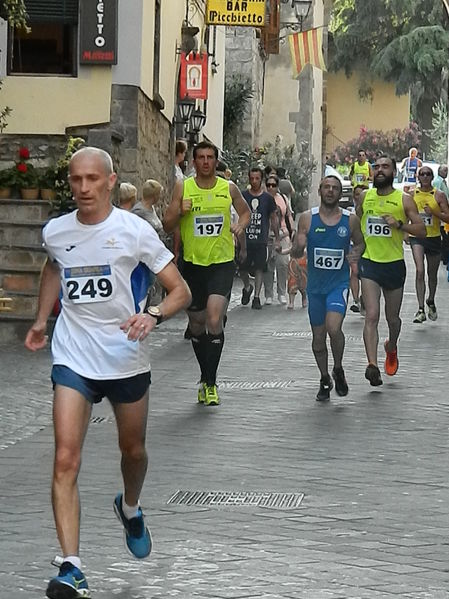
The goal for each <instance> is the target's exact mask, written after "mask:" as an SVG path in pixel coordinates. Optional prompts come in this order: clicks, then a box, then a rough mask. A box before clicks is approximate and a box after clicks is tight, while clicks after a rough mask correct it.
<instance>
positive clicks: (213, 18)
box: [206, 0, 266, 27]
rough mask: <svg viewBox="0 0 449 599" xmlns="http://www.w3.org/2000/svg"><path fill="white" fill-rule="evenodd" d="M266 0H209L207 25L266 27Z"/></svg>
mask: <svg viewBox="0 0 449 599" xmlns="http://www.w3.org/2000/svg"><path fill="white" fill-rule="evenodd" d="M265 2H266V0H207V5H206V23H207V25H228V26H232V27H236V26H239V27H242V26H243V27H264V25H265Z"/></svg>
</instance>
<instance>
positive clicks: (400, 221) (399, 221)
mask: <svg viewBox="0 0 449 599" xmlns="http://www.w3.org/2000/svg"><path fill="white" fill-rule="evenodd" d="M403 226H404V223H403V222H402V220H398V229H399V230H401V229H402V227H403Z"/></svg>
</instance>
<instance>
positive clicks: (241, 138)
mask: <svg viewBox="0 0 449 599" xmlns="http://www.w3.org/2000/svg"><path fill="white" fill-rule="evenodd" d="M259 48H260V44H259V40H258V38H257V37H256V30H255V29H252V28H247V27H228V28H227V29H226V77H230V76H231V75H232V74H234V73H236V74H242V75H246V76H248V77H249V78H250V80H251V82H252V86H253V97H252V99H251V100H250V104H249V108H248V110H247V118H246V120H245V123H244V125H243V127H242V130H241V131H240V132H239V134H238V136H237V140H236V141H237V144H238V145H239V146H240V147H251V148H254V147H255V146H257V145H259V143H260V141H261V139H260V133H261V131H260V129H261V117H262V103H263V87H264V60H263V58H262V55H261V53H260V49H259Z"/></svg>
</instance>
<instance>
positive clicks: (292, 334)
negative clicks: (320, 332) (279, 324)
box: [271, 331, 363, 341]
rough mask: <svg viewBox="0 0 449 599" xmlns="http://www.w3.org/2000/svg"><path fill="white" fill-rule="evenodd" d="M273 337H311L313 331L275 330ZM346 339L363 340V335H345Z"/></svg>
mask: <svg viewBox="0 0 449 599" xmlns="http://www.w3.org/2000/svg"><path fill="white" fill-rule="evenodd" d="M271 336H272V337H300V338H301V339H311V338H312V333H311V332H306V331H274V333H272V334H271ZM345 339H346V341H363V337H357V336H355V335H345Z"/></svg>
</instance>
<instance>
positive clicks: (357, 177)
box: [352, 160, 369, 188]
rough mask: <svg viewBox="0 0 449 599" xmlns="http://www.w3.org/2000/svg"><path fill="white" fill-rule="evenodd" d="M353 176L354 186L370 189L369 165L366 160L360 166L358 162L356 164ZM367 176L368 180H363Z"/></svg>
mask: <svg viewBox="0 0 449 599" xmlns="http://www.w3.org/2000/svg"><path fill="white" fill-rule="evenodd" d="M353 171H354V172H353V175H352V185H353V186H354V187H356V186H357V185H362V187H366V188H368V187H369V163H368V161H367V160H366V161H365V163H364V164H359V162H358V160H356V161H355V162H354V167H353ZM364 175H365V177H366V179H364V178H363V176H364Z"/></svg>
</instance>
